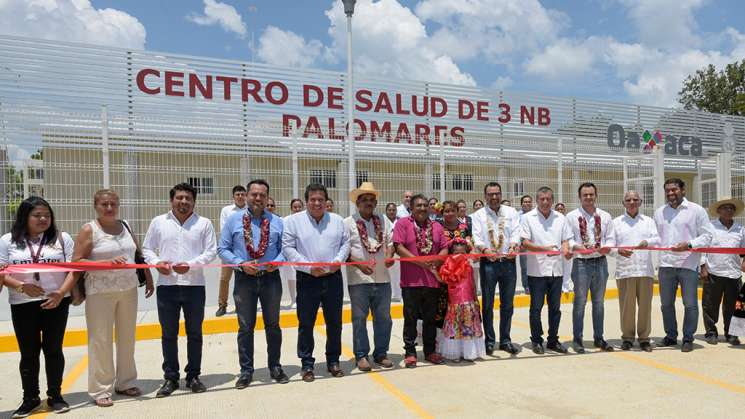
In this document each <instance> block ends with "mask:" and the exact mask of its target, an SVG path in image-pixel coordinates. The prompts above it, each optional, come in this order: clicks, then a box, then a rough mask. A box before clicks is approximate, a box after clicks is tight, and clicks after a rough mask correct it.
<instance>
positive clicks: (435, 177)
mask: <svg viewBox="0 0 745 419" xmlns="http://www.w3.org/2000/svg"><path fill="white" fill-rule="evenodd" d="M447 177H448V175H447V173H446V174H445V190H447V185H448V180H447ZM432 190H433V191H439V190H440V174H439V173H432Z"/></svg>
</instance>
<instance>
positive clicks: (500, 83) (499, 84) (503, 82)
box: [491, 76, 512, 90]
mask: <svg viewBox="0 0 745 419" xmlns="http://www.w3.org/2000/svg"><path fill="white" fill-rule="evenodd" d="M511 85H512V79H511V78H510V77H506V76H499V77H497V79H496V80H494V82H493V83H492V84H491V87H492V89H498V90H504V89H506V88H508V87H510V86H511Z"/></svg>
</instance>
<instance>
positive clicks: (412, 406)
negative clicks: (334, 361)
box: [315, 327, 434, 419]
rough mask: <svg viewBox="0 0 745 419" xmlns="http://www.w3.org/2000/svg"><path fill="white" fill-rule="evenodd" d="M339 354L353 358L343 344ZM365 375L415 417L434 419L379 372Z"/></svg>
mask: <svg viewBox="0 0 745 419" xmlns="http://www.w3.org/2000/svg"><path fill="white" fill-rule="evenodd" d="M315 330H316V332H318V333H319V334H320V335H322V336H323V337H324V338H325V337H326V332H325V331H324V330H323V329H322V328H320V327H316V328H315ZM341 352H342V354H343V355H344V356H346V357H348V358H352V359H353V358H354V352H353V351H352V349H351V348H350V347H349V346H347V345H344V344H343V343H342V345H341ZM365 375H366V376H367V377H369V378H370V379H371V380H373V381H374V382H375V383H376V384H378V385H379V386H381V387H383V389H385V390H386V391H387V392H388V393H390V394H392V395H393V396H394V397H396V398H397V399H398V400H399V401H400V402H401V403H402V404H403V405H404V406H405V407H406V408H407V409H409V410H410V411H412V412H413V413H414V414H415V415H416V416H417V417H420V418H426V419H434V415H432V414H431V413H429V412H427V411H426V410H425V409H424V408H423V407H422V406H421V405H420V404H419V403H417V402H416V401H415V400H414V399H412V398H411V397H409V395H407V394H406V393H404V392H403V390H401V389H400V388H398V387H396V386H395V385H394V384H393V383H391V382H390V381H388V380H386V378H385V377H383V375H382V374H380V373H379V372H377V371H374V370H373V371H370V372H367V373H365Z"/></svg>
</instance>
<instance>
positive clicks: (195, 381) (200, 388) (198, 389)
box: [186, 377, 207, 393]
mask: <svg viewBox="0 0 745 419" xmlns="http://www.w3.org/2000/svg"><path fill="white" fill-rule="evenodd" d="M186 388H190V389H191V392H192V393H204V392H205V391H207V387H205V385H204V384H202V381H201V380H200V379H199V377H194V378H191V379H189V380H186Z"/></svg>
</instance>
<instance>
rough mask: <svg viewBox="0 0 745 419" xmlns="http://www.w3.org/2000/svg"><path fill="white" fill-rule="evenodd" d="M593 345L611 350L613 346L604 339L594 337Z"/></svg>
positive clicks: (607, 350)
mask: <svg viewBox="0 0 745 419" xmlns="http://www.w3.org/2000/svg"><path fill="white" fill-rule="evenodd" d="M594 345H595V347H596V348H599V349H600V350H601V351H605V352H613V347H612V346H610V345H608V342H606V341H605V339H595V342H594Z"/></svg>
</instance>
